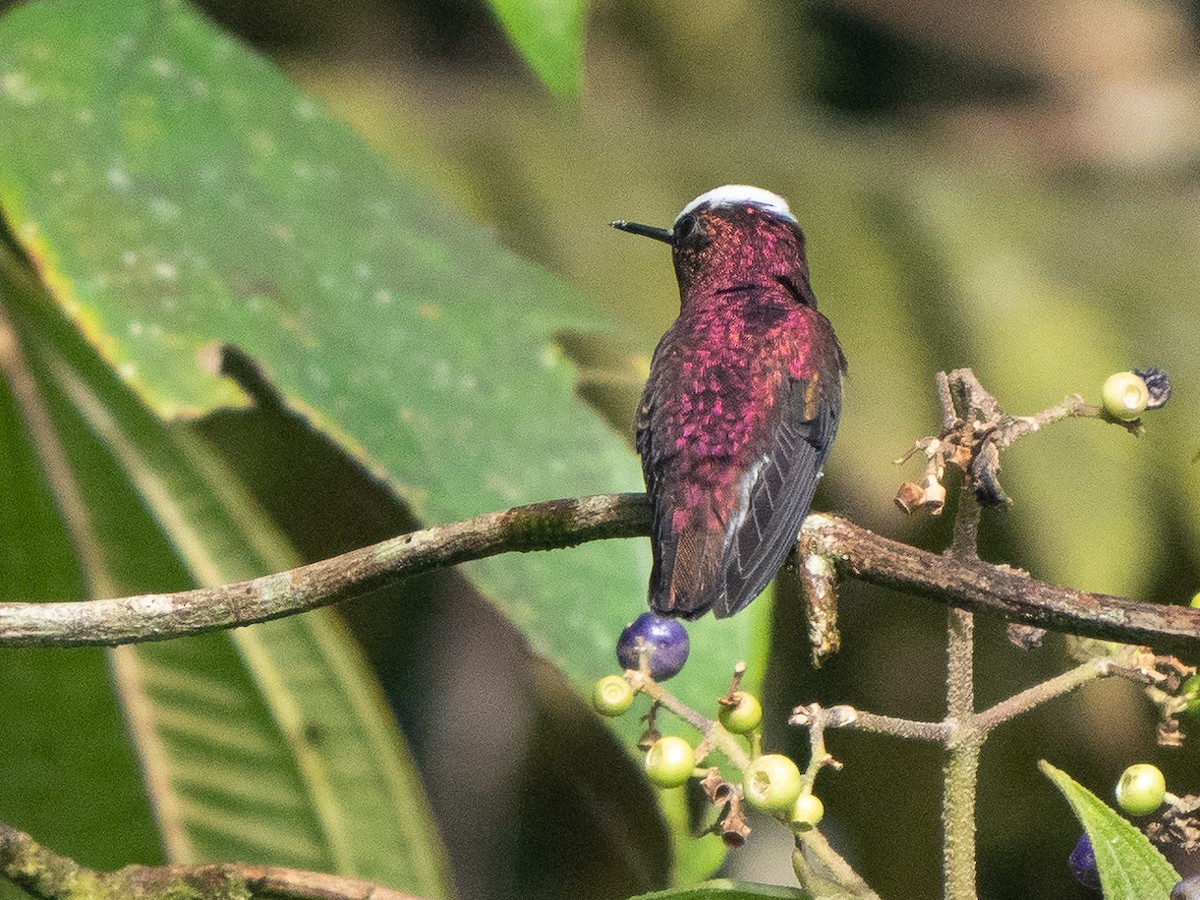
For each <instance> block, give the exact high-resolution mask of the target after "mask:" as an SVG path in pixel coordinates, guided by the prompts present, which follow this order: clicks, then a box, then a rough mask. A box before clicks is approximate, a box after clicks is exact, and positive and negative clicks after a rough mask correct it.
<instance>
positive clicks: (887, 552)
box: [0, 494, 1200, 655]
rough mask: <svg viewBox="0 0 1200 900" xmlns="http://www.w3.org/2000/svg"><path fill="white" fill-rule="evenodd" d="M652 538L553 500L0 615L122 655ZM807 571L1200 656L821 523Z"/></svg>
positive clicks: (1134, 607)
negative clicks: (816, 561)
mask: <svg viewBox="0 0 1200 900" xmlns="http://www.w3.org/2000/svg"><path fill="white" fill-rule="evenodd" d="M649 533H650V506H649V502H648V501H647V500H646V497H645V495H644V494H601V495H598V496H593V497H580V498H577V499H572V500H549V501H546V502H543V503H533V504H530V505H528V506H519V507H517V508H515V509H511V510H507V511H505V512H495V513H488V514H486V515H482V516H478V517H476V518H474V519H468V520H466V521H464V522H456V523H454V524H452V525H439V526H434V527H432V528H426V529H423V530H421V531H414V532H412V533H411V534H407V535H402V536H400V537H396V538H391V539H389V540H386V541H382V542H380V543H378V544H373V545H371V546H369V547H363V548H360V549H358V550H352V551H350V552H349V553H344V554H342V555H341V556H335V557H333V558H331V559H327V560H322V561H321V562H316V563H311V564H309V565H306V566H300V567H298V568H296V569H292V570H290V571H287V572H279V573H277V574H274V575H266V576H264V577H262V578H255V579H252V580H249V581H240V582H236V583H234V584H226V585H221V586H219V587H211V588H198V589H196V590H191V591H181V592H178V593H174V594H143V595H141V596H136V597H123V598H118V599H112V600H84V601H78V602H65V603H0V646H7V647H18V646H55V647H76V646H86V645H108V646H112V645H117V644H128V643H137V642H140V641H155V640H166V639H168V638H173V637H180V636H182V635H187V634H196V633H199V632H203V631H215V630H217V629H222V628H232V627H236V626H240V625H251V624H254V623H256V622H265V621H268V620H270V619H278V618H281V617H283V616H289V615H294V614H296V613H300V612H305V611H307V610H310V609H315V608H317V607H320V606H328V605H329V604H332V603H337V602H339V601H341V600H349V599H352V598H354V597H359V596H362V595H363V594H366V593H369V592H370V591H374V590H378V589H379V588H382V587H385V586H387V585H389V584H393V583H395V582H397V581H400V580H402V579H405V578H409V577H411V576H413V575H416V574H419V573H421V572H427V571H429V570H431V569H437V568H442V567H445V566H453V565H457V564H458V563H463V562H467V561H469V560H474V559H483V558H485V557H488V556H495V555H497V554H499V553H508V552H513V551H516V552H527V551H532V550H554V549H559V548H563V547H572V546H575V545H576V544H582V543H584V542H586V541H594V540H601V539H605V538H632V537H644V536H646V535H648V534H649ZM800 541H801V545H800V550H801V557H802V560H803V559H804V558H807V557H808V556H813V555H815V556H818V557H821V558H824V559H827V560H830V561H831V562H832V563H833V564H834V566H835V567H836V568H837V570H838V572H839V574H841V575H843V576H847V575H848V576H851V577H854V578H858V579H860V580H862V581H866V582H869V583H871V584H877V585H881V586H883V587H889V588H894V589H896V590H900V591H904V592H906V593H911V594H916V595H919V596H923V597H927V598H929V599H932V600H937V601H938V602H941V603H945V604H947V605H950V606H957V607H961V608H964V609H973V610H977V611H978V610H990V611H992V612H998V613H1000V614H1001V615H1003V616H1004V617H1005V618H1007V619H1009V620H1011V621H1015V622H1023V623H1026V624H1030V625H1036V626H1040V627H1043V628H1051V629H1054V630H1056V631H1065V632H1070V633H1073V634H1080V635H1085V636H1088V637H1096V638H1101V639H1104V640H1110V641H1119V642H1122V643H1127V644H1148V645H1151V646H1153V647H1155V648H1156V649H1157V650H1159V651H1162V652H1171V653H1180V654H1187V653H1189V652H1190V653H1191V654H1192V655H1195V654H1198V653H1200V610H1195V609H1190V608H1188V607H1183V606H1167V605H1161V604H1154V603H1136V602H1133V601H1131V600H1127V599H1125V598H1122V597H1113V596H1109V595H1106V594H1088V593H1084V592H1083V591H1077V590H1074V589H1072V588H1061V587H1055V586H1053V585H1050V584H1046V583H1045V582H1042V581H1037V580H1036V579H1033V578H1031V577H1030V576H1029V575H1027V574H1025V573H1024V572H1020V571H1017V570H1015V569H1011V568H1008V567H1007V566H994V565H991V564H989V563H985V562H979V561H970V562H964V561H962V560H956V559H953V558H950V557H946V556H941V555H938V554H935V553H929V552H927V551H924V550H919V549H917V548H915V547H910V546H908V545H906V544H901V543H899V542H897V541H892V540H888V539H887V538H884V537H880V536H879V535H877V534H875V533H873V532H871V531H868V530H867V529H865V528H860V527H859V526H857V525H854V524H853V523H851V522H848V521H846V520H845V519H838V518H834V517H832V516H825V515H811V516H809V517H808V519H806V520H805V522H804V527H803V529H802V530H801V534H800Z"/></svg>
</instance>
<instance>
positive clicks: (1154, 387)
mask: <svg viewBox="0 0 1200 900" xmlns="http://www.w3.org/2000/svg"><path fill="white" fill-rule="evenodd" d="M1133 374H1134V375H1136V376H1137V377H1138V378H1140V379H1142V381H1144V382H1146V388H1147V389H1148V390H1149V391H1150V402H1149V403H1147V404H1146V409H1158V408H1159V407H1160V406H1162V405H1163V404H1164V403H1166V402H1167V401H1168V400H1170V399H1171V382H1170V381H1169V380H1168V379H1167V373H1166V372H1164V371H1163V370H1162V369H1134V370H1133Z"/></svg>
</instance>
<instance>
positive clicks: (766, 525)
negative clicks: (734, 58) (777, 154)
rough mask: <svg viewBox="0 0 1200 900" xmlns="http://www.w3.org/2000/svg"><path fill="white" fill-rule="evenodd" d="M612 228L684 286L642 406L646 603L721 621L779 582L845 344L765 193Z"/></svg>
mask: <svg viewBox="0 0 1200 900" xmlns="http://www.w3.org/2000/svg"><path fill="white" fill-rule="evenodd" d="M614 224H615V225H616V226H617V227H619V228H623V229H624V230H628V231H633V232H635V233H642V234H648V235H649V236H651V237H656V238H659V239H660V240H663V241H666V242H668V243H670V244H671V246H672V248H673V257H674V262H675V271H676V275H677V276H678V279H679V288H680V299H681V305H680V314H679V318H678V319H677V320H676V321H675V323H674V324H673V325H672V326H671V328H670V329H669V330H668V331H667V333H666V334H665V335H664V336H663V339H662V341H661V342H660V343H659V345H658V348H657V349H656V350H655V353H654V359H653V361H652V363H651V367H650V378H649V381H648V382H647V384H646V391H645V394H644V396H643V398H642V403H641V406H640V407H639V409H638V421H637V444H638V451H639V452H640V453H641V456H642V468H643V472H644V473H645V476H646V485H647V490H648V491H649V493H650V496H651V498H652V500H653V503H654V530H653V537H652V541H653V550H654V570H653V573H652V574H651V579H650V591H649V599H650V606H651V607H652V608H653V609H654V610H655V611H657V612H659V613H662V614H666V615H678V616H684V617H688V618H691V617H695V616H699V615H701V614H703V613H704V612H705V611H707V610H708V609H710V608H711V609H713V610H714V612H715V613H716V615H718V616H727V615H732V614H733V613H735V612H737V611H738V610H739V609H741V608H742V607H744V606H745V605H746V604H747V603H749V602H750V601H751V600H753V599H754V597H755V596H757V595H758V594H759V593H760V592H761V591H762V589H763V588H764V587H765V586H766V584H767V582H768V581H770V579H771V578H772V577H773V576H774V574H775V572H776V571H777V570H778V568H779V566H780V565H781V564H782V562H783V559H784V557H785V556H786V555H787V551H788V549H789V548H790V547H791V545H792V544H793V543H794V541H795V539H796V535H797V532H798V530H799V527H800V523H801V521H803V518H804V516H805V514H806V513H807V510H808V505H809V503H810V501H811V500H812V495H813V492H814V491H815V489H816V484H817V478H818V474H819V471H820V467H821V464H822V462H823V461H824V459H825V455H826V453H827V452H828V449H829V445H830V443H831V442H832V440H833V436H834V432H835V431H836V429H837V421H838V416H839V413H840V408H841V376H842V372H843V370H844V367H845V364H844V360H843V357H842V353H841V348H840V347H839V346H838V342H837V338H836V337H835V336H834V333H833V329H832V327H831V326H830V325H829V322H828V320H827V319H826V318H825V317H824V316H822V315H821V314H820V313H819V312H817V310H816V301H815V298H814V297H813V294H812V290H811V288H810V287H809V282H808V265H807V260H806V258H805V251H804V236H803V234H802V233H801V231H800V228H799V226H798V225H797V224H796V221H795V219H793V218H792V216H791V212H790V210H788V208H787V204H786V203H784V202H783V201H782V200H781V199H780V198H778V197H776V196H775V195H773V194H768V193H767V192H765V191H759V190H757V189H751V188H739V187H736V186H734V187H727V188H720V189H717V190H716V191H713V192H710V193H709V194H706V195H702V196H701V197H699V198H697V200H695V201H693V202H692V203H691V204H689V205H688V206H687V207H685V209H684V211H683V213H681V214H680V216H679V218H678V219H677V220H676V222H675V226H674V227H673V228H672V229H671V231H669V232H667V231H665V230H657V229H652V228H648V227H647V226H639V225H629V224H627V223H614Z"/></svg>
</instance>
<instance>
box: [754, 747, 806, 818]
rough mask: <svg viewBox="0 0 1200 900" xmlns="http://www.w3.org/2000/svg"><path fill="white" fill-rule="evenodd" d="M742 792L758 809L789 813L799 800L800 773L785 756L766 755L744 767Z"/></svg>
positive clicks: (776, 754) (777, 754)
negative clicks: (787, 810) (788, 810)
mask: <svg viewBox="0 0 1200 900" xmlns="http://www.w3.org/2000/svg"><path fill="white" fill-rule="evenodd" d="M742 791H743V792H744V793H745V795H746V799H747V800H749V801H750V802H751V803H752V804H754V805H755V806H757V807H758V808H759V809H766V810H771V811H773V812H778V811H781V810H785V809H790V808H791V806H792V804H793V803H795V802H796V798H797V797H799V796H800V770H799V769H797V768H796V764H795V763H794V762H792V761H791V760H790V759H788V758H787V757H786V756H783V755H782V754H779V753H768V754H767V755H766V756H760V757H759V758H758V759H756V760H754V761H753V762H751V763H750V765H748V766H747V767H746V772H745V774H744V775H743V776H742Z"/></svg>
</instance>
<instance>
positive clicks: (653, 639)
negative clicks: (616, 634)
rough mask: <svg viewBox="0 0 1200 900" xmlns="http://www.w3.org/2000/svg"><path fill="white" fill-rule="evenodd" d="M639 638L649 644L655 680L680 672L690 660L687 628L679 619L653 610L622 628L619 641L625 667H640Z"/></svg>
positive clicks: (664, 679) (650, 662)
mask: <svg viewBox="0 0 1200 900" xmlns="http://www.w3.org/2000/svg"><path fill="white" fill-rule="evenodd" d="M639 639H640V643H641V645H642V647H644V648H645V652H646V655H647V660H646V664H647V665H648V666H649V668H650V677H651V678H653V679H654V680H655V681H666V680H667V679H668V678H671V677H672V676H674V675H676V674H678V672H679V670H680V669H682V668H683V664H684V663H685V662H687V658H688V636H687V630H686V629H685V628H684V627H683V625H682V624H680V622H679V621H678V620H677V619H667V618H663V617H662V616H656V615H655V614H654V613H651V612H646V613H642V614H641V615H640V616H638V617H637V619H635V620H634V622H633V624H632V625H630V626H628V627H627V628H626V629H625V630H624V631H622V632H621V637H620V639H619V640H618V641H617V662H619V663H620V664H621V666H622V667H623V668H626V669H636V668H638V667H639V665H640V658H639V653H640V652H641V651H640V648H639V646H638V645H639Z"/></svg>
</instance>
